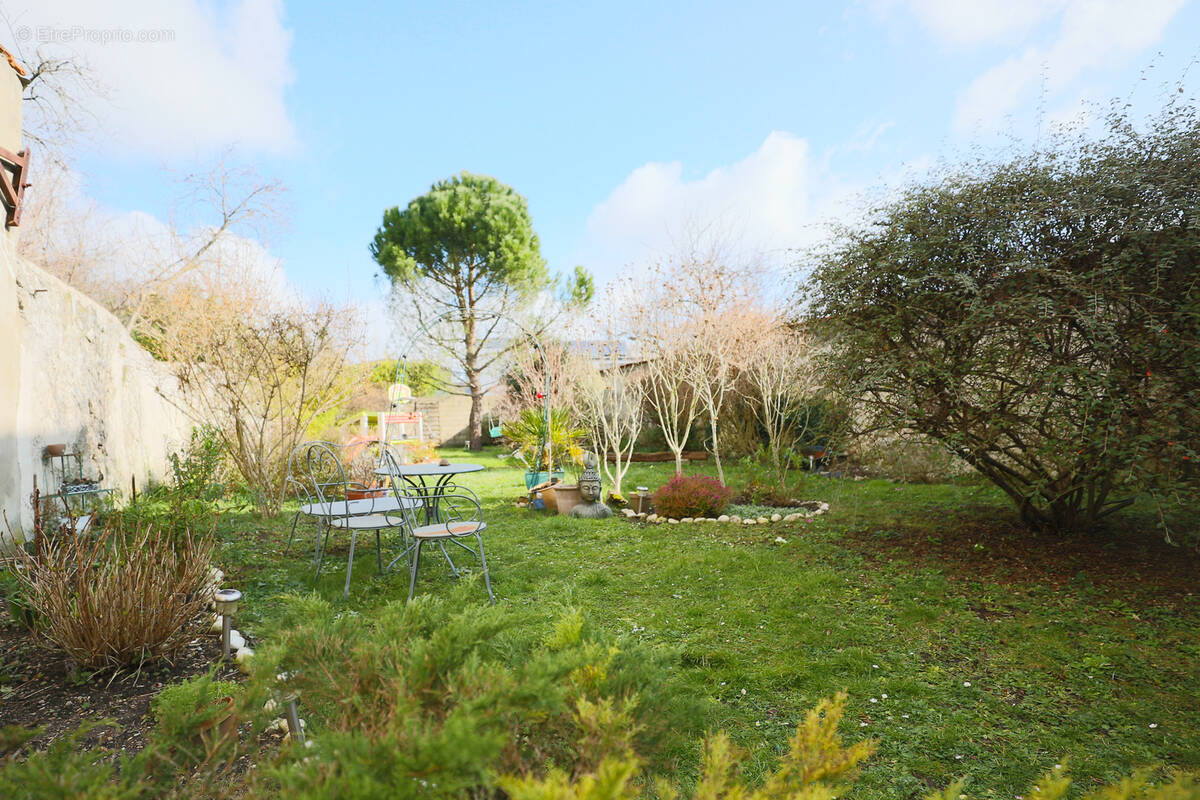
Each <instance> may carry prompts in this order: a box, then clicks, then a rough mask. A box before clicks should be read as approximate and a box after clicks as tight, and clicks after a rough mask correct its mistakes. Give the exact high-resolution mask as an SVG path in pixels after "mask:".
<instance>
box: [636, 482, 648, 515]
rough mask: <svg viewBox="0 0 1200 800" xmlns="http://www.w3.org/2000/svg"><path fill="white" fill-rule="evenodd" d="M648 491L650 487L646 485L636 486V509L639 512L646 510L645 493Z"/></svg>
mask: <svg viewBox="0 0 1200 800" xmlns="http://www.w3.org/2000/svg"><path fill="white" fill-rule="evenodd" d="M649 491H650V487H648V486H639V487H637V496H638V504H637V510H638V513H639V514H640V513H642V512H643V511H645V510H646V493H647V492H649Z"/></svg>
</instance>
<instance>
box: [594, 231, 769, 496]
mask: <svg viewBox="0 0 1200 800" xmlns="http://www.w3.org/2000/svg"><path fill="white" fill-rule="evenodd" d="M753 263H754V262H753V261H747V260H746V259H744V258H741V259H739V258H737V257H735V255H733V249H732V248H731V246H730V245H729V243H728V242H726V241H723V240H714V239H712V238H711V237H710V238H704V239H693V240H692V241H691V243H690V244H686V245H684V246H682V247H681V248H680V252H679V253H678V254H676V255H674V256H672V257H671V258H668V259H665V260H663V261H661V262H659V263H657V264H655V265H653V266H652V267H650V268H649V269H646V270H643V271H641V272H640V273H639V274H638V276H637V277H636V278H627V279H626V285H625V286H624V287H622V288H619V289H618V290H617V294H618V295H619V296H620V297H621V298H622V307H623V308H624V309H625V311H624V315H625V318H626V327H627V330H628V336H629V337H630V339H631V340H632V341H633V342H635V343H636V346H637V347H638V350H639V353H640V355H641V357H642V358H643V359H644V360H645V362H646V363H645V371H644V372H645V382H644V386H645V390H646V398H647V401H648V403H649V404H650V406H651V407H652V408H653V410H654V412H655V416H656V421H657V422H658V424H659V427H660V428H661V429H662V432H663V438H664V439H665V440H666V442H667V446H668V447H669V448H670V449H671V450H672V452H674V454H675V464H676V471H677V472H678V471H681V470H682V464H683V461H682V453H683V448H684V445H685V443H686V441H687V437H688V434H689V433H690V431H691V426H692V423H693V422H694V421H695V420H696V418H697V417H699V416H700V415H701V414H704V415H705V416H707V417H708V422H709V429H710V435H711V440H712V441H711V445H710V446H711V448H712V453H713V457H714V460H715V462H716V465H717V474H718V476H719V477H720V479H721V480H722V482H724V469H723V467H722V464H721V453H720V447H719V424H720V417H721V411H722V409H723V408H724V405H725V402H726V398H727V396H729V394H730V393H731V392H732V390H733V386H734V383H735V381H736V378H737V367H738V364H739V363H740V362H741V361H742V360H743V358H744V356H745V353H746V350H747V347H748V346H749V342H750V341H751V340H752V339H753V336H754V329H753V324H752V322H753V320H755V319H757V318H758V316H759V315H760V314H761V312H760V311H758V310H757V309H759V308H760V306H761V303H762V301H761V273H760V272H759V270H758V269H757V268H756V267H754V266H751V265H752V264H753ZM748 264H749V265H748Z"/></svg>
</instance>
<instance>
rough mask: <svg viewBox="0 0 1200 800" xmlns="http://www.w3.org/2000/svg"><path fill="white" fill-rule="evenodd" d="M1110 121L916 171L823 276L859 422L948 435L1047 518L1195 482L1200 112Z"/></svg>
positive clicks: (961, 452) (1064, 526)
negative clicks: (1073, 136) (1090, 130)
mask: <svg viewBox="0 0 1200 800" xmlns="http://www.w3.org/2000/svg"><path fill="white" fill-rule="evenodd" d="M1109 122H1110V125H1109V127H1108V129H1107V130H1108V133H1107V134H1106V135H1105V136H1103V137H1102V138H1100V139H1098V140H1087V139H1083V138H1080V139H1077V140H1075V141H1073V142H1070V143H1065V144H1063V143H1060V144H1057V145H1056V146H1054V147H1053V148H1049V149H1046V150H1041V151H1037V152H1033V153H1031V154H1028V155H1023V156H1020V157H1016V158H1012V159H1010V160H1008V161H1006V162H1004V163H977V164H974V165H969V166H966V167H962V168H960V169H958V170H957V171H955V172H954V173H952V174H948V175H946V176H944V177H943V178H942V179H941V180H940V181H939V182H937V183H934V184H931V185H916V186H910V187H908V188H907V189H906V190H904V191H903V192H902V193H901V194H900V195H899V196H898V197H897V198H896V199H895V200H894V201H892V202H889V203H887V204H886V205H884V206H882V207H880V208H878V209H876V210H874V211H873V212H872V214H871V215H870V218H869V220H868V221H867V223H866V224H864V225H862V226H861V227H858V228H857V229H852V230H846V231H844V232H843V233H842V234H841V236H840V238H838V239H837V240H836V241H835V242H833V243H832V244H831V245H830V246H829V247H828V248H827V250H826V251H825V252H824V253H822V254H820V255H819V257H818V259H817V264H816V270H815V272H814V275H813V279H814V282H813V289H812V293H811V298H810V299H811V301H812V305H811V308H810V313H811V318H812V322H813V324H814V325H815V326H819V329H820V330H822V331H823V335H824V336H825V337H826V338H827V340H828V342H829V344H830V345H831V351H830V352H831V355H832V358H831V360H830V361H829V364H828V366H829V367H831V368H830V369H828V371H827V374H826V377H825V380H826V381H828V382H830V383H832V384H834V385H836V386H837V387H838V388H839V389H840V390H841V391H842V392H843V393H844V394H845V395H846V396H847V397H848V398H850V399H852V400H854V401H856V402H857V404H858V407H859V419H860V421H861V422H863V423H864V424H868V425H870V424H873V425H878V426H886V427H890V428H893V429H907V430H910V431H917V432H919V433H922V434H926V435H928V436H930V437H932V438H933V439H935V440H937V441H939V442H941V443H942V444H943V445H944V446H945V447H947V448H948V449H949V450H950V451H952V452H953V453H955V454H957V455H958V456H960V457H962V458H963V459H965V460H966V461H967V462H968V463H970V464H971V465H973V466H974V468H975V469H977V470H978V471H979V472H980V473H982V474H983V475H984V476H986V477H987V478H988V479H989V480H991V481H992V482H993V483H995V484H996V485H997V486H998V487H1000V488H1001V489H1002V490H1003V491H1004V492H1005V493H1006V494H1007V495H1008V496H1009V497H1011V498H1012V500H1013V502H1014V503H1015V504H1016V506H1017V508H1018V509H1019V512H1020V515H1021V518H1022V520H1023V521H1024V522H1025V523H1026V524H1027V525H1028V526H1029V527H1031V528H1036V529H1047V530H1087V529H1090V528H1093V527H1094V526H1095V525H1096V524H1097V523H1098V522H1099V521H1100V520H1102V519H1103V518H1105V517H1106V516H1108V515H1110V514H1112V513H1113V512H1115V511H1117V510H1119V509H1121V508H1123V507H1125V506H1127V505H1129V504H1130V503H1131V502H1133V501H1134V500H1135V499H1136V498H1137V497H1138V496H1139V495H1141V494H1149V495H1150V496H1153V497H1155V498H1157V499H1158V500H1160V501H1162V502H1161V503H1160V508H1168V507H1170V504H1171V503H1179V502H1183V503H1193V504H1194V503H1195V501H1196V499H1197V493H1196V484H1197V481H1196V478H1197V473H1196V469H1195V459H1196V458H1197V450H1200V441H1198V433H1200V358H1198V357H1197V353H1198V352H1200V342H1198V340H1197V337H1198V334H1200V280H1197V275H1198V271H1197V269H1198V267H1200V124H1198V121H1197V117H1196V113H1195V110H1194V109H1192V108H1188V107H1168V108H1167V109H1166V110H1165V111H1163V112H1161V113H1160V115H1159V116H1157V117H1156V118H1155V119H1154V120H1152V121H1150V122H1149V123H1148V124H1147V125H1146V126H1145V128H1144V129H1142V130H1139V129H1138V127H1137V126H1135V125H1133V124H1131V123H1130V121H1129V120H1128V119H1126V118H1123V117H1121V116H1119V115H1114V116H1113V117H1112V118H1110V120H1109Z"/></svg>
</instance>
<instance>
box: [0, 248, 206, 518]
mask: <svg viewBox="0 0 1200 800" xmlns="http://www.w3.org/2000/svg"><path fill="white" fill-rule="evenodd" d="M0 341H2V342H3V346H2V347H0V507H2V508H3V513H4V515H5V516H6V517H7V520H8V526H9V527H10V528H11V529H12V530H13V533H14V534H16V533H17V532H18V531H19V530H20V531H26V532H27V531H29V530H31V526H32V521H33V517H32V513H33V512H32V507H31V506H30V504H29V496H30V494H31V492H32V491H33V479H34V476H35V475H36V476H37V477H38V486H39V487H40V488H41V489H42V491H43V492H44V491H45V490H46V489H50V490H54V489H55V488H57V486H58V483H59V481H60V480H61V476H60V475H58V474H57V473H56V472H55V471H54V469H53V462H50V461H48V460H46V459H44V458H43V455H42V453H43V449H44V448H45V446H46V445H48V444H58V443H62V444H66V445H67V446H68V450H71V451H74V452H79V453H81V454H82V472H83V474H84V476H86V477H93V478H94V477H98V476H100V475H103V480H102V481H101V483H102V485H103V486H105V487H106V488H114V489H120V490H121V491H122V492H123V493H124V494H125V495H126V496H127V495H128V493H129V488H130V482H131V478H134V477H136V478H137V480H138V482H139V485H143V486H144V485H145V483H146V480H147V479H149V478H154V479H161V478H164V477H165V476H166V474H167V454H168V453H170V452H173V451H175V450H178V449H180V448H181V447H182V446H183V445H184V444H185V443H186V441H187V438H188V435H189V434H190V432H191V428H192V423H191V420H190V419H188V417H187V416H186V415H184V414H183V413H182V412H181V411H180V410H179V409H178V407H177V406H176V402H177V401H178V399H179V392H178V388H177V385H176V383H175V380H174V378H173V376H172V375H171V374H170V373H169V372H168V371H167V369H166V368H165V367H164V366H163V365H162V364H160V363H158V362H157V361H155V360H154V359H153V358H152V357H151V356H150V354H149V353H147V352H146V351H145V350H143V349H142V348H141V347H140V346H139V345H138V344H137V343H136V342H135V341H134V340H133V339H132V338H130V336H129V335H128V334H127V333H126V332H125V328H124V326H123V325H122V324H121V322H120V321H119V320H118V319H117V318H116V317H114V316H113V315H112V314H111V313H109V312H108V311H107V310H106V309H104V308H103V307H101V306H100V305H99V304H98V303H96V302H95V301H93V300H92V299H90V298H89V297H87V296H85V295H83V294H82V293H80V292H78V291H76V290H75V289H72V288H71V287H69V286H67V285H66V284H64V283H63V282H62V281H60V280H58V279H57V278H55V277H53V276H52V275H50V274H48V273H47V272H45V271H44V270H41V269H39V268H38V267H37V266H35V265H33V264H32V263H30V262H28V261H26V260H24V259H21V258H19V257H17V256H16V254H15V253H14V252H13V250H12V247H11V245H10V244H9V243H8V242H0ZM0 534H3V535H5V536H7V534H8V531H7V530H3V528H2V526H0Z"/></svg>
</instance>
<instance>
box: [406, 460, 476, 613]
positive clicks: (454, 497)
mask: <svg viewBox="0 0 1200 800" xmlns="http://www.w3.org/2000/svg"><path fill="white" fill-rule="evenodd" d="M384 457H385V459H387V461H388V468H389V470H390V471H392V474H398V473H397V472H396V466H397V463H396V461H395V458H394V456H393V455H392V453H391V452H390V451H388V452H386V453H385V454H384ZM392 491H393V492H394V493H395V496H396V499H397V501H398V502H399V503H400V505H401V510H400V512H399V513H400V514H401V515H402V516H404V518H405V520H406V522H407V532H406V534H407V537H408V540H409V544H408V546H407V547H406V548H405V550H404V552H402V553H401V554H400V555H399V556H397V557H396V558H394V559H392V562H391V563H390V564H388V569H391V568H392V567H393V566H394V565H395V564H396V562H398V561H400V560H402V559H406V560H408V561H409V564H408V568H409V580H408V599H409V600H412V598H413V593H414V592H415V590H416V586H417V572H418V570H419V568H420V566H421V549H422V547H424V545H425V544H426V543H436V544H437V546H438V547H439V548H440V549H441V551H442V555H443V556H445V557H446V562H447V563H448V564H449V565H450V571H451V572H452V573H453V574H454V577H455V578H457V577H459V570H458V567H456V566H455V565H454V561H453V559H451V558H450V553H449V552H447V550H446V544H447V543H450V544H453V545H457V546H458V547H460V548H461V549H463V550H466V551H467V552H468V553H470V554H471V555H473V556H475V557H476V558H478V559H479V564H480V567H481V568H482V570H483V585H484V586H485V587H486V588H487V593H488V601H489V602H491V603H492V605H495V604H496V596H495V595H494V594H492V579H491V576H490V575H489V574H488V566H487V556H485V555H484V552H483V532H484V531H485V530H487V523H486V522H484V521H483V514H482V507H481V506H480V504H479V498H478V497H476V495H475V493H474V492H472V491H471V490H470V489H467V488H466V487H463V486H459V485H457V484H453V483H451V484H444V485H441V486H438V487H434V486H429V487H424V486H413V485H409V484H406V483H404V482H403V481H399V480H393V481H392ZM422 508H423V509H425V511H424V512H420V513H418V510H419V509H422ZM426 512H428V513H426ZM429 519H432V520H433V521H432V522H430V521H428V520H429ZM471 538H474V540H475V547H470V546H468V545H467V544H464V543H463V540H464V539H471Z"/></svg>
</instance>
